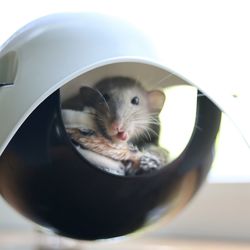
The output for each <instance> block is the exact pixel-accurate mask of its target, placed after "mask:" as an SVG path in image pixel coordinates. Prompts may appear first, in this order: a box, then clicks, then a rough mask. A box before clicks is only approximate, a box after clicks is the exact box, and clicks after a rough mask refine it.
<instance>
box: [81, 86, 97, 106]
mask: <svg viewBox="0 0 250 250" xmlns="http://www.w3.org/2000/svg"><path fill="white" fill-rule="evenodd" d="M80 97H81V101H82V104H84V105H85V106H89V107H93V106H94V105H95V102H97V101H99V100H98V99H99V94H98V93H97V92H96V90H95V89H93V88H91V87H87V86H83V87H81V88H80Z"/></svg>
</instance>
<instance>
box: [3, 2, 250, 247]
mask: <svg viewBox="0 0 250 250" xmlns="http://www.w3.org/2000/svg"><path fill="white" fill-rule="evenodd" d="M121 2H122V5H121V6H118V5H120V4H117V1H111V0H110V1H97V0H95V1H76V0H71V1H66V0H61V1H59V0H58V1H56V0H54V1H52V0H51V1H47V0H43V1H36V2H35V1H28V0H24V1H14V0H9V1H4V3H3V2H1V7H0V45H1V44H3V43H4V42H5V41H6V40H7V38H8V37H9V36H11V35H12V34H13V33H14V32H15V31H16V30H18V29H19V28H20V27H22V26H23V25H24V24H26V23H28V22H29V21H31V20H33V19H36V18H38V17H40V16H44V15H47V14H50V13H54V12H68V11H69V12H71V11H102V12H103V11H104V12H108V13H111V14H113V15H118V13H119V15H124V16H125V15H127V14H128V13H129V15H130V16H131V19H134V20H138V22H139V21H140V19H141V18H140V15H143V14H144V15H147V16H148V18H149V19H150V20H152V19H154V18H156V16H158V18H159V14H160V15H162V16H161V18H163V16H164V15H168V14H169V13H170V12H171V11H170V10H171V8H174V9H175V11H176V10H177V9H178V10H180V11H181V13H183V12H185V13H188V11H190V10H192V9H193V8H195V6H197V5H199V4H198V2H199V1H190V5H189V6H188V7H189V8H187V5H185V4H184V2H185V1H184V2H182V1H175V2H176V3H175V5H174V6H172V5H173V3H171V4H170V3H169V2H168V1H160V0H159V1H157V0H155V1H154V3H153V5H152V3H151V2H150V1H149V2H150V3H151V5H150V4H149V3H148V4H146V3H145V1H137V2H135V1H134V2H133V1H126V3H124V1H121ZM191 2H192V3H191ZM209 2H210V4H208V3H207V2H206V1H204V6H200V5H199V7H202V9H203V10H204V8H205V9H206V8H207V11H208V13H209V16H211V18H213V10H216V13H219V14H220V15H219V16H221V18H222V19H223V18H224V17H225V16H224V14H225V15H226V18H230V16H231V18H232V19H233V20H234V19H237V17H238V16H240V15H241V12H240V11H241V10H242V11H243V12H244V13H245V10H246V9H248V4H247V1H219V3H218V1H217V2H216V1H209ZM232 2H233V3H232ZM162 6H164V8H162ZM121 8H123V11H121ZM140 8H142V9H143V12H140V11H139V10H140ZM249 10H250V9H249ZM176 13H180V12H178V11H177V12H176ZM248 13H249V12H248ZM180 18H181V16H180ZM217 18H218V17H217ZM180 20H182V19H180ZM218 20H219V18H218ZM182 22H185V19H183V20H182ZM197 22H199V20H197ZM232 23H233V22H232ZM201 28H202V27H201ZM229 28H232V26H230V27H229ZM234 28H235V27H234ZM236 29H237V27H236ZM221 32H222V33H223V32H224V30H221ZM243 32H244V31H243ZM245 32H247V31H245ZM213 39H214V38H212V37H211V41H212V40H213ZM229 58H230V56H229ZM215 60H216V59H215ZM246 60H248V65H249V58H248V59H246ZM241 63H242V62H241ZM246 63H247V61H245V62H243V63H242V65H245V64H246ZM218 72H219V71H218ZM218 72H217V73H218ZM230 74H231V72H230ZM232 74H233V72H232ZM232 77H233V76H232ZM240 79H241V78H240V77H239V84H238V85H237V86H238V87H237V93H236V94H237V95H238V96H247V93H248V91H247V90H248V86H246V84H242V82H240ZM171 91H172V94H171V93H170V94H169V98H168V100H169V102H172V103H173V105H172V106H175V108H176V110H175V111H173V112H175V113H177V114H180V112H181V114H183V115H177V116H176V117H175V119H173V121H172V123H171V124H169V126H172V127H173V128H175V131H181V130H182V129H183V130H184V129H185V128H186V126H185V124H186V121H187V120H188V119H190V121H192V119H193V117H192V115H191V114H189V113H187V112H185V111H184V110H183V109H182V111H180V110H178V101H177V102H176V100H185V98H188V96H189V95H188V94H187V92H186V91H187V90H186V89H185V87H183V88H182V87H179V89H178V91H176V90H174V89H173V90H170V92H171ZM173 96H175V97H176V98H173ZM246 99H247V98H245V99H244V104H249V105H250V101H248V102H245V101H246ZM168 112H171V110H168ZM239 112H240V110H239ZM245 116H248V117H249V113H248V114H246V113H245ZM172 131H173V133H171V134H169V135H167V136H166V138H167V140H166V142H165V143H167V144H168V145H167V147H169V148H171V149H172V150H173V151H175V150H176V152H178V150H179V148H178V147H177V148H176V145H177V144H178V145H181V144H183V143H185V140H186V139H185V138H184V137H181V136H179V137H178V133H176V134H175V133H174V130H172ZM176 140H178V143H177V144H176V143H175V141H176ZM171 143H172V144H171ZM215 152H216V156H215V160H214V163H213V166H212V170H211V171H210V173H209V176H208V179H207V181H206V183H205V184H204V186H203V187H202V189H201V190H200V191H199V192H198V194H197V195H196V196H195V198H194V199H193V200H192V202H191V203H190V204H189V205H188V206H187V207H186V209H184V210H183V211H182V212H181V213H180V214H179V215H178V216H177V217H176V218H175V219H174V220H173V221H172V222H171V223H170V224H168V225H162V227H161V228H159V229H156V230H155V231H154V232H151V233H147V234H146V236H144V238H154V239H157V240H162V239H177V240H178V239H180V240H182V239H185V240H186V239H189V240H206V241H211V240H215V241H229V242H232V241H234V242H248V241H249V242H250V216H249V211H250V153H249V152H250V150H249V147H248V146H247V144H246V142H245V141H244V139H243V137H242V136H241V134H240V133H239V130H238V129H237V128H236V127H235V125H234V124H233V123H232V121H231V120H230V118H229V117H227V116H226V115H223V117H222V125H221V129H220V132H219V136H218V138H217V143H216V150H215ZM176 154H177V153H176ZM34 228H35V225H33V224H32V223H31V222H30V221H27V220H26V219H25V218H23V217H22V216H20V215H19V214H18V213H17V212H15V211H14V210H13V209H12V208H11V207H9V206H8V204H6V203H5V202H4V200H2V198H0V245H1V242H3V241H4V237H5V236H6V235H8V234H11V233H13V232H15V233H18V232H22V233H26V232H27V233H29V232H32V231H34ZM0 249H2V248H1V247H0ZM6 249H7V248H6ZM211 249H212V248H211Z"/></svg>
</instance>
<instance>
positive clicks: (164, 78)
mask: <svg viewBox="0 0 250 250" xmlns="http://www.w3.org/2000/svg"><path fill="white" fill-rule="evenodd" d="M172 76H173V74H172V73H169V74H168V75H166V76H165V77H163V78H161V79H160V80H159V81H158V82H157V83H156V84H155V86H159V85H160V84H161V83H162V82H164V81H165V80H167V79H169V78H170V77H172Z"/></svg>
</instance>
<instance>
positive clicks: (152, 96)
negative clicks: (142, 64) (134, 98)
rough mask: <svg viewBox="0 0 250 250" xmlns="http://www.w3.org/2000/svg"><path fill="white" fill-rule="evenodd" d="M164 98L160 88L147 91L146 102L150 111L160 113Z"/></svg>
mask: <svg viewBox="0 0 250 250" xmlns="http://www.w3.org/2000/svg"><path fill="white" fill-rule="evenodd" d="M165 99H166V97H165V94H164V93H163V92H162V91H160V90H151V91H148V102H149V109H150V111H151V112H157V113H160V112H161V110H162V108H163V105H164V102H165Z"/></svg>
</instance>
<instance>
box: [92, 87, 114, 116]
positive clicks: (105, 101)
mask: <svg viewBox="0 0 250 250" xmlns="http://www.w3.org/2000/svg"><path fill="white" fill-rule="evenodd" d="M94 90H95V91H96V92H97V93H98V94H99V95H100V96H101V98H102V100H103V101H104V103H105V105H106V106H107V108H108V112H109V113H110V108H109V105H108V103H107V101H106V99H105V98H104V96H103V94H102V93H101V92H100V91H99V90H98V89H94Z"/></svg>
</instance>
